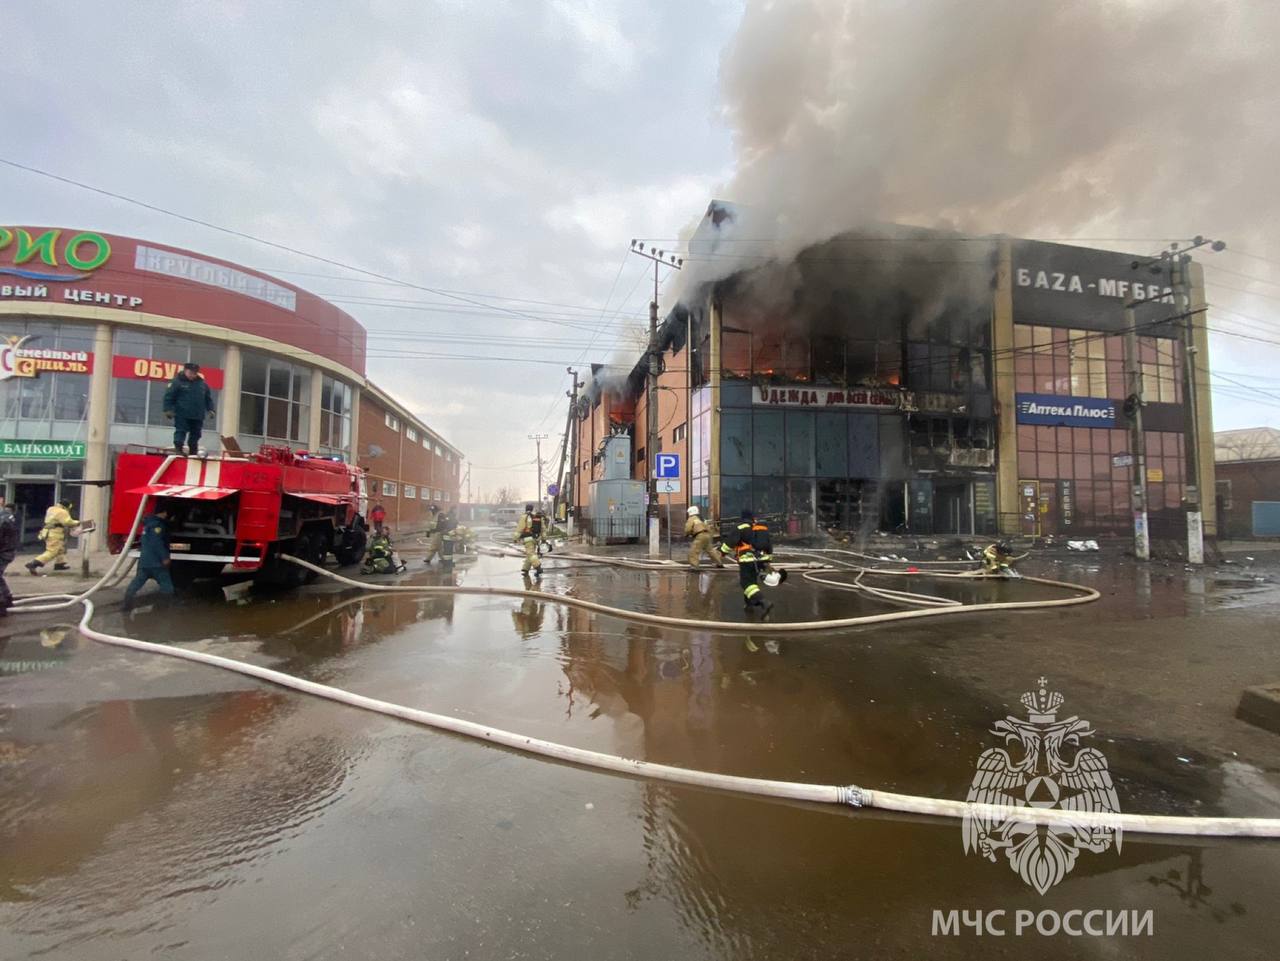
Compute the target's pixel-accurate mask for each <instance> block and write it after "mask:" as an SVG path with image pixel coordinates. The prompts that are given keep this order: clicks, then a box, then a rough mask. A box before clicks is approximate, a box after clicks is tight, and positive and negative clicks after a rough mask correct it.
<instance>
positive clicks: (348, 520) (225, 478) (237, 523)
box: [107, 446, 368, 587]
mask: <svg viewBox="0 0 1280 961" xmlns="http://www.w3.org/2000/svg"><path fill="white" fill-rule="evenodd" d="M167 456H169V455H168V453H167V452H162V451H155V450H147V451H142V452H138V453H133V452H125V453H123V454H121V455H120V457H119V459H118V460H117V461H116V471H115V479H114V481H113V486H112V497H111V518H110V522H109V527H108V534H107V544H108V547H109V548H110V550H111V552H112V553H119V552H120V550H121V549H122V548H123V547H124V542H125V540H126V538H127V537H128V536H129V530H130V528H131V527H132V525H133V521H134V517H135V516H136V515H137V511H138V503H139V501H140V500H141V499H142V498H144V497H146V498H150V499H151V500H150V503H148V505H147V511H148V512H149V511H153V510H155V509H156V508H157V507H160V506H164V507H167V508H169V511H170V514H169V517H170V521H169V533H170V545H169V548H170V556H171V559H172V563H171V564H170V573H171V575H172V576H173V582H174V586H176V587H183V586H188V585H190V583H191V582H192V581H194V580H195V579H196V578H198V577H212V576H214V575H216V574H218V573H220V572H221V571H222V570H223V568H224V566H225V565H227V564H230V565H231V567H232V568H233V569H234V570H240V571H252V572H255V573H256V575H257V576H258V578H259V579H260V580H262V581H265V582H268V583H275V584H279V585H282V586H297V585H299V584H303V583H307V582H309V581H312V580H314V579H315V578H316V576H317V575H316V574H315V573H314V572H311V571H307V570H305V569H303V568H301V567H299V566H298V565H296V564H290V563H289V562H287V561H282V560H280V555H281V554H293V555H294V556H296V557H301V558H304V559H306V560H309V561H311V562H312V563H315V564H319V563H322V562H323V561H324V559H325V558H326V557H327V556H328V555H329V554H330V553H332V554H334V555H335V556H336V557H337V558H338V562H339V563H341V564H355V563H357V562H359V561H360V560H361V558H362V557H363V556H364V550H365V540H366V537H367V527H366V526H365V522H364V514H365V510H366V507H367V503H368V501H367V494H366V490H365V475H364V471H362V470H361V469H360V468H358V467H353V466H352V465H350V464H346V463H343V462H342V461H337V460H333V459H331V458H328V457H323V456H319V455H311V454H308V453H307V452H306V451H293V450H290V449H289V448H287V447H271V446H264V447H262V448H261V449H260V450H259V451H257V453H253V454H242V453H223V454H222V455H220V456H209V457H182V456H176V457H174V459H173V461H172V463H170V464H169V466H168V467H167V468H166V469H165V470H164V473H163V474H161V476H160V477H155V474H156V471H157V470H159V468H160V466H161V465H162V464H163V463H164V460H165V457H167ZM153 478H155V479H154V480H153Z"/></svg>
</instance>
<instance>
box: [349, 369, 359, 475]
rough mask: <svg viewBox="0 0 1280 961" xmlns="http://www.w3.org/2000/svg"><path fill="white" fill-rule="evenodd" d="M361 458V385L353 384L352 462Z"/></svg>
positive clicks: (356, 461)
mask: <svg viewBox="0 0 1280 961" xmlns="http://www.w3.org/2000/svg"><path fill="white" fill-rule="evenodd" d="M359 460H360V387H359V385H358V384H352V385H351V463H353V464H355V463H358V462H359Z"/></svg>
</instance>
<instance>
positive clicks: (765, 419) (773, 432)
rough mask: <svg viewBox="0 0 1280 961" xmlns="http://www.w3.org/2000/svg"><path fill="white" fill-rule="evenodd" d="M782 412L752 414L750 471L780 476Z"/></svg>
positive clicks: (781, 469)
mask: <svg viewBox="0 0 1280 961" xmlns="http://www.w3.org/2000/svg"><path fill="white" fill-rule="evenodd" d="M782 414H783V412H782V411H780V410H769V411H757V412H756V413H755V414H753V415H752V427H751V443H752V461H751V463H752V471H751V472H752V473H753V474H757V475H760V474H770V475H775V476H780V475H781V474H782V472H783V464H782V452H783V434H782Z"/></svg>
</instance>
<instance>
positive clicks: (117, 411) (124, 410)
mask: <svg viewBox="0 0 1280 961" xmlns="http://www.w3.org/2000/svg"><path fill="white" fill-rule="evenodd" d="M112 387H113V389H114V390H115V403H114V405H113V408H112V410H113V416H112V419H113V420H114V421H115V423H117V424H144V423H146V420H147V382H146V381H145V380H125V379H123V378H117V379H116V380H115V381H113V383H112Z"/></svg>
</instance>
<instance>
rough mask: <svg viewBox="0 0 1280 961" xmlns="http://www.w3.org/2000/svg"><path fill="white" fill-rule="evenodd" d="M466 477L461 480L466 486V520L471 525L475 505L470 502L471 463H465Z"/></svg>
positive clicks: (474, 514)
mask: <svg viewBox="0 0 1280 961" xmlns="http://www.w3.org/2000/svg"><path fill="white" fill-rule="evenodd" d="M466 463H467V476H466V477H465V478H463V480H464V481H465V482H466V485H467V520H469V521H471V522H472V523H474V522H475V519H476V505H475V504H473V503H472V502H471V461H467V462H466Z"/></svg>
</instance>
